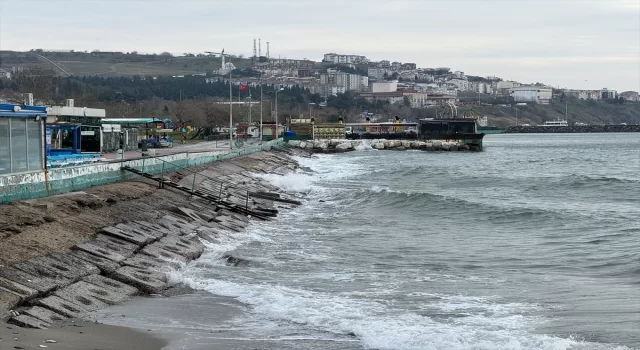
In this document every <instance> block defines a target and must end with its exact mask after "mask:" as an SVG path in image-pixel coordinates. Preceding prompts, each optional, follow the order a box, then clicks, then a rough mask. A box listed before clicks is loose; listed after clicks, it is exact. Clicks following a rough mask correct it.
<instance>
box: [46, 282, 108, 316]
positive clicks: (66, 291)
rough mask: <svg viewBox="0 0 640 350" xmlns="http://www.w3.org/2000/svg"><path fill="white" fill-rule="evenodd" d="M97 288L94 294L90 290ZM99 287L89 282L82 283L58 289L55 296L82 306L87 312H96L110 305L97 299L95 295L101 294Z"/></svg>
mask: <svg viewBox="0 0 640 350" xmlns="http://www.w3.org/2000/svg"><path fill="white" fill-rule="evenodd" d="M91 287H94V288H95V292H96V293H92V292H91V291H90V290H89V289H91ZM98 292H100V290H98V287H96V286H92V285H90V284H88V283H87V282H84V281H80V282H77V283H74V284H72V285H70V286H68V287H66V288H62V289H58V290H57V291H55V292H54V293H53V295H55V296H58V297H60V298H62V299H64V300H66V301H70V302H72V303H76V304H78V305H82V307H83V308H84V309H85V310H87V311H96V310H99V309H103V308H105V307H107V306H108V305H109V304H107V303H105V302H104V301H102V300H101V299H98V298H96V296H95V294H99V293H98Z"/></svg>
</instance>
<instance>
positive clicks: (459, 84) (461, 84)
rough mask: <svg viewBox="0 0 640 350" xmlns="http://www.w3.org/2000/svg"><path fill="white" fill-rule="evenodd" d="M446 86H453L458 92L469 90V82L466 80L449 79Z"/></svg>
mask: <svg viewBox="0 0 640 350" xmlns="http://www.w3.org/2000/svg"><path fill="white" fill-rule="evenodd" d="M447 84H451V85H454V86H455V87H456V89H457V90H458V91H460V92H464V91H467V90H469V82H468V81H467V79H451V80H449V81H447Z"/></svg>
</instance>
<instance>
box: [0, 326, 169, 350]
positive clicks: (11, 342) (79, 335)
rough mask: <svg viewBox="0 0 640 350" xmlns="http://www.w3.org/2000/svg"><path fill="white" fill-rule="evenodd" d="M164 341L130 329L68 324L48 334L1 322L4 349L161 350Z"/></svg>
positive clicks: (2, 346)
mask: <svg viewBox="0 0 640 350" xmlns="http://www.w3.org/2000/svg"><path fill="white" fill-rule="evenodd" d="M165 344H166V342H165V341H164V340H160V339H158V338H154V337H153V336H151V335H149V334H145V333H143V332H139V331H136V330H133V329H131V328H126V327H118V326H109V325H104V324H99V323H95V322H90V321H85V320H65V321H62V322H60V323H57V324H55V325H54V327H52V328H49V329H45V330H36V329H28V328H20V327H17V326H14V325H9V324H6V323H4V322H0V349H3V350H5V349H6V350H10V349H43V348H48V349H60V350H93V349H95V350H129V349H136V350H159V349H162V347H163V346H164V345H165Z"/></svg>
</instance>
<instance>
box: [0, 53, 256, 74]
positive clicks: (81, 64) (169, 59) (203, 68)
mask: <svg viewBox="0 0 640 350" xmlns="http://www.w3.org/2000/svg"><path fill="white" fill-rule="evenodd" d="M231 62H232V63H233V64H234V65H235V66H236V68H238V69H243V68H247V67H249V66H250V65H251V61H250V60H249V59H243V58H231ZM220 65H221V59H220V58H219V57H210V56H200V57H198V56H193V57H186V56H178V57H175V56H171V55H169V54H160V55H155V54H154V55H141V54H136V53H135V52H134V53H120V52H91V53H87V52H40V51H38V50H36V51H29V52H16V51H0V69H5V70H11V69H12V68H13V67H20V66H22V67H26V66H36V67H42V68H49V69H53V70H55V71H56V72H57V73H58V74H60V75H67V74H68V75H74V76H82V75H95V76H132V75H144V76H159V75H163V76H167V75H168V76H173V75H186V74H202V73H207V72H210V71H213V70H217V69H219V68H220Z"/></svg>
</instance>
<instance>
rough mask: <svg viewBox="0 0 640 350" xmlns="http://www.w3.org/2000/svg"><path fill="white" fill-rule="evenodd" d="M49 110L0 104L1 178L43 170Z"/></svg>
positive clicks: (41, 107) (38, 107)
mask: <svg viewBox="0 0 640 350" xmlns="http://www.w3.org/2000/svg"><path fill="white" fill-rule="evenodd" d="M46 118H47V107H45V106H24V105H16V104H0V175H4V174H14V173H22V172H28V171H36V170H42V169H43V168H44V156H45V152H44V144H45V131H44V130H45V127H44V123H45V120H46Z"/></svg>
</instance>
